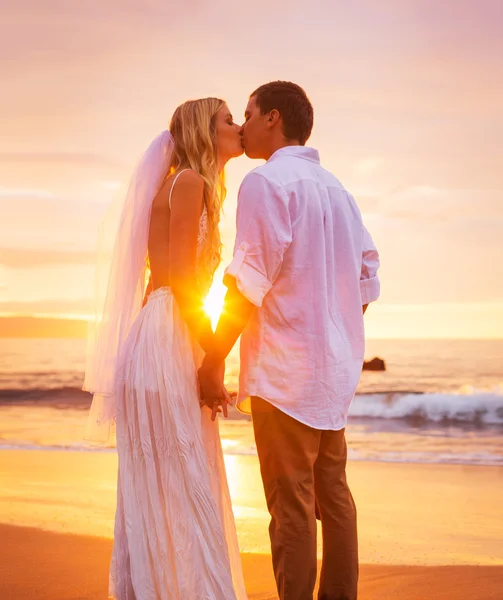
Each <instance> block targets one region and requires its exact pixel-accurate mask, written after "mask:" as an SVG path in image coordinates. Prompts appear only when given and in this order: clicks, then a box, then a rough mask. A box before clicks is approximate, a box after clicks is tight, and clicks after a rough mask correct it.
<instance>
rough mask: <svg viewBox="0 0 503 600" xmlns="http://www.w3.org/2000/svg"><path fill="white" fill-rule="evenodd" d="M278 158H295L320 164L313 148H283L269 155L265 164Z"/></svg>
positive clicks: (316, 152) (318, 156) (316, 151)
mask: <svg viewBox="0 0 503 600" xmlns="http://www.w3.org/2000/svg"><path fill="white" fill-rule="evenodd" d="M280 156H296V157H297V158H303V159H305V160H310V161H311V162H315V163H319V162H320V155H319V153H318V150H315V149H314V148H308V147H307V146H284V147H283V148H280V149H279V150H276V152H274V153H273V154H271V156H270V157H269V160H268V161H267V162H269V161H271V160H274V159H276V158H278V157H280Z"/></svg>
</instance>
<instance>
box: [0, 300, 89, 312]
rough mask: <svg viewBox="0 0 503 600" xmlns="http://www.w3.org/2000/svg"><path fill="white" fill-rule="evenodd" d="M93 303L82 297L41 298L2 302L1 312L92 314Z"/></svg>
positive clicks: (0, 305) (0, 303) (0, 304)
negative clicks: (62, 298)
mask: <svg viewBox="0 0 503 600" xmlns="http://www.w3.org/2000/svg"><path fill="white" fill-rule="evenodd" d="M92 308H93V303H92V301H91V300H90V299H86V298H80V299H76V300H60V299H54V300H40V301H34V302H30V301H27V302H18V301H9V302H0V314H2V313H3V314H17V315H32V314H45V315H76V316H82V315H90V314H92Z"/></svg>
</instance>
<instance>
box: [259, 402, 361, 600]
mask: <svg viewBox="0 0 503 600" xmlns="http://www.w3.org/2000/svg"><path fill="white" fill-rule="evenodd" d="M252 416H253V428H254V432H255V441H256V444H257V451H258V456H259V460H260V471H261V474H262V481H263V483H264V490H265V495H266V500H267V507H268V509H269V513H270V515H271V523H270V526H269V535H270V538H271V549H272V561H273V568H274V575H275V578H276V585H277V587H278V593H279V597H280V600H312V598H313V593H314V586H315V583H316V567H317V560H316V515H315V506H316V504H317V505H318V510H319V512H320V516H321V525H322V533H323V562H322V568H321V579H320V588H319V593H318V600H356V598H357V585H358V541H357V533H356V507H355V503H354V501H353V497H352V495H351V492H350V490H349V487H348V484H347V481H346V459H347V447H346V438H345V435H344V430H341V431H321V430H318V429H313V428H311V427H308V426H307V425H304V424H303V423H300V422H299V421H297V420H296V419H293V418H292V417H289V416H288V415H286V414H285V413H283V412H282V411H280V410H278V409H277V408H275V407H274V406H272V405H271V404H269V403H268V402H266V401H265V400H263V399H262V398H257V397H253V398H252Z"/></svg>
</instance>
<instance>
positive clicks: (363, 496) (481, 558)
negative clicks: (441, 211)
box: [0, 450, 503, 600]
mask: <svg viewBox="0 0 503 600" xmlns="http://www.w3.org/2000/svg"><path fill="white" fill-rule="evenodd" d="M226 464H227V468H228V476H229V482H230V488H231V495H232V498H233V505H234V510H235V514H236V522H237V527H238V535H239V540H240V546H241V549H242V551H243V554H242V556H243V565H244V570H245V577H246V584H247V590H248V593H249V597H250V599H253V600H259V599H269V598H271V599H272V598H276V594H275V586H274V580H273V576H272V568H271V561H270V556H269V555H268V552H269V542H268V535H267V525H268V515H267V511H266V509H265V503H264V499H263V491H262V485H261V481H260V475H259V468H258V462H257V458H256V457H253V456H226ZM116 468H117V456H116V454H115V453H113V452H110V453H93V452H64V451H41V450H40V451H39V450H33V451H28V450H4V451H2V452H0V523H3V525H1V526H0V540H1V543H0V599H1V600H18V599H21V598H30V599H32V600H37V599H40V600H73V599H74V600H77V599H79V600H84V599H89V600H91V599H93V600H99V599H105V598H106V597H107V594H106V591H107V578H108V566H109V560H110V554H111V548H112V541H111V538H112V534H113V515H114V507H115V474H116ZM348 478H349V481H350V485H351V487H352V490H353V494H354V496H355V500H356V504H357V507H358V512H359V539H360V561H361V565H362V566H361V578H360V595H359V598H360V600H378V599H379V600H385V599H390V600H391V599H393V600H401V599H403V600H427V599H430V598H432V599H439V600H442V599H446V600H447V599H449V600H451V599H452V600H457V599H459V600H461V599H462V600H503V519H502V518H501V515H502V509H501V507H502V506H503V469H502V468H498V467H466V466H454V465H420V464H417V465H414V464H391V463H389V464H383V463H371V462H368V463H364V462H361V463H359V462H352V463H350V464H349V465H348ZM320 549H321V545H320Z"/></svg>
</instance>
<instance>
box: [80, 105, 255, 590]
mask: <svg viewBox="0 0 503 600" xmlns="http://www.w3.org/2000/svg"><path fill="white" fill-rule="evenodd" d="M239 132H240V127H239V126H238V125H236V124H235V123H233V121H232V116H231V114H230V112H229V109H228V107H227V105H226V104H225V102H223V101H222V100H218V99H215V98H204V99H201V100H194V101H190V102H186V103H184V104H182V105H181V106H180V107H179V108H177V110H176V111H175V113H174V115H173V118H172V120H171V124H170V127H169V131H165V132H163V133H162V134H161V135H160V136H159V137H157V138H156V139H155V140H154V141H153V142H152V144H151V145H150V147H149V148H148V150H147V151H146V153H145V155H144V156H143V158H142V160H141V161H140V164H139V166H138V167H137V169H136V172H135V174H134V176H133V179H132V181H131V184H130V187H129V190H128V193H127V195H126V200H125V203H124V204H123V207H122V212H121V217H120V223H119V229H118V234H117V238H116V242H115V247H114V251H113V255H112V262H111V267H110V275H109V279H108V285H107V289H106V293H105V294H104V297H103V303H102V307H101V308H100V310H99V311H98V318H97V319H96V323H95V327H94V329H93V330H92V331H91V332H90V342H89V352H88V365H87V370H86V378H85V382H84V389H85V390H87V391H90V392H92V393H93V394H94V397H93V403H92V407H91V413H90V418H89V424H88V430H87V432H86V437H87V439H89V440H91V441H93V442H101V443H110V441H111V440H113V438H114V437H116V443H117V451H118V457H119V469H118V481H117V510H116V515H115V530H114V548H113V555H112V562H111V567H110V585H109V596H110V597H112V598H114V599H116V600H165V599H166V600H167V599H168V598H169V599H170V600H203V599H204V600H245V599H246V592H245V587H244V581H243V575H242V568H241V559H240V556H239V548H238V542H237V537H236V528H235V523H234V516H233V513H232V506H231V500H230V495H229V489H228V485H227V479H226V474H225V466H224V461H223V455H222V448H221V444H220V436H219V432H218V421H215V420H214V414H213V415H212V410H211V409H210V408H209V407H207V406H205V405H203V406H200V400H199V393H198V384H197V369H198V368H199V366H200V363H201V360H202V357H203V355H204V351H205V349H207V348H209V347H210V345H211V342H212V337H213V333H212V330H211V324H210V320H209V318H208V317H207V316H206V314H205V313H204V310H203V300H204V296H205V294H206V293H207V292H208V290H209V287H210V285H211V282H212V278H213V274H214V271H215V269H216V267H217V265H218V263H219V261H220V249H221V243H220V234H219V218H220V209H221V205H222V201H223V199H224V196H225V185H224V176H223V170H224V166H225V164H226V163H227V161H228V160H229V159H231V158H233V157H237V156H239V155H241V154H242V153H243V148H242V145H241V138H240V133H239ZM148 280H149V283H148V287H147V284H146V282H147V281H148ZM222 396H223V397H225V398H227V399H229V395H228V394H227V392H226V391H225V389H224V388H223V386H222ZM223 405H224V407H225V402H224V403H223ZM212 416H213V418H212Z"/></svg>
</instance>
